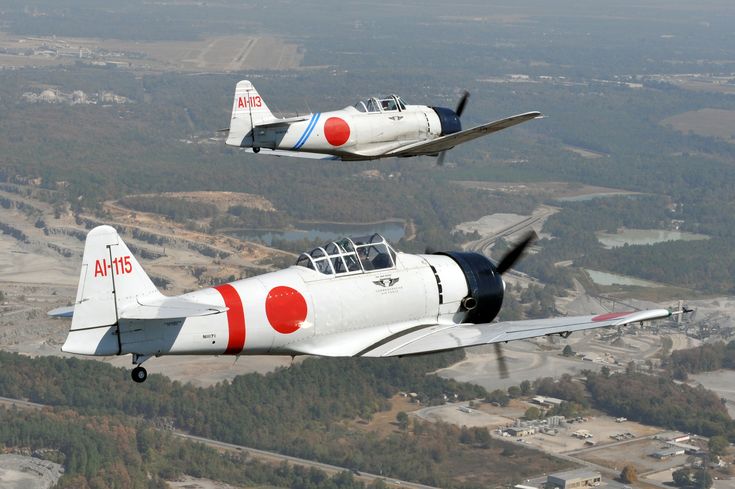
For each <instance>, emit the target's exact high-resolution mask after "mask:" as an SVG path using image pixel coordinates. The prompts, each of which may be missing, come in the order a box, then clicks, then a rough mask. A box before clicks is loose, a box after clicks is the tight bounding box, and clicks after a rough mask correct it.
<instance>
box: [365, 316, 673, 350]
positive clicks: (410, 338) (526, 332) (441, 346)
mask: <svg viewBox="0 0 735 489" xmlns="http://www.w3.org/2000/svg"><path fill="white" fill-rule="evenodd" d="M672 314H675V313H672V312H671V311H669V310H668V309H650V310H645V311H635V312H625V313H611V314H601V315H597V316H571V317H560V318H552V319H530V320H525V321H506V322H498V323H486V324H460V325H450V326H445V325H434V326H429V327H426V328H422V329H418V330H414V331H410V332H408V333H407V334H405V335H402V336H398V337H395V338H394V339H391V340H390V341H387V342H379V343H377V344H376V345H375V346H374V347H368V348H367V349H366V350H363V351H362V352H360V356H365V357H392V356H403V355H416V354H419V353H430V352H436V351H442V350H452V349H455V348H463V347H467V346H479V345H487V344H490V343H500V342H504V341H513V340H522V339H527V338H535V337H538V336H546V335H551V334H564V333H572V332H574V331H583V330H586V329H595V328H604V327H608V326H623V325H625V324H630V323H637V322H640V321H650V320H653V319H664V318H667V317H670V316H671V315H672Z"/></svg>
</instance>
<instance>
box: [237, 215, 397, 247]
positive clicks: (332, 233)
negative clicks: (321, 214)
mask: <svg viewBox="0 0 735 489" xmlns="http://www.w3.org/2000/svg"><path fill="white" fill-rule="evenodd" d="M373 233H380V234H382V235H383V236H384V237H385V239H387V240H388V241H389V242H391V243H397V242H398V241H399V240H400V239H401V238H402V237H403V236H405V235H406V227H405V225H404V223H403V222H400V221H384V222H379V223H376V224H337V223H309V224H308V225H305V226H304V227H303V228H296V229H284V230H273V229H239V230H235V231H230V232H228V234H230V235H231V236H235V237H237V238H240V239H244V240H247V241H256V242H260V243H263V244H264V245H267V246H270V245H272V244H273V240H274V239H275V240H285V241H301V240H303V239H306V240H308V241H315V240H318V241H324V242H325V243H326V242H329V241H334V240H336V239H339V238H342V237H344V236H366V235H371V234H373Z"/></svg>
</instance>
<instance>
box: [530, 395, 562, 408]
mask: <svg viewBox="0 0 735 489" xmlns="http://www.w3.org/2000/svg"><path fill="white" fill-rule="evenodd" d="M531 402H533V403H534V404H538V405H539V406H543V407H545V408H552V407H554V406H558V405H560V404H561V403H562V402H564V401H563V400H561V399H557V398H555V397H548V396H536V397H534V398H533V399H531Z"/></svg>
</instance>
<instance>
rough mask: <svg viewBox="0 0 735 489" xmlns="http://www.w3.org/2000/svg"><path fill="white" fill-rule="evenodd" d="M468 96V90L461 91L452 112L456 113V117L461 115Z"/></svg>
mask: <svg viewBox="0 0 735 489" xmlns="http://www.w3.org/2000/svg"><path fill="white" fill-rule="evenodd" d="M468 98H470V92H468V91H467V90H465V91H464V92H462V97H461V98H460V99H459V103H458V104H457V108H456V109H455V110H454V113H455V114H457V117H462V112H464V108H465V106H466V105H467V99H468Z"/></svg>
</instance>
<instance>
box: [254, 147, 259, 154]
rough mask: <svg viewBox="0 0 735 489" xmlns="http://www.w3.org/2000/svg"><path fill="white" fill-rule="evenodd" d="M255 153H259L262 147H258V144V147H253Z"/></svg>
mask: <svg viewBox="0 0 735 489" xmlns="http://www.w3.org/2000/svg"><path fill="white" fill-rule="evenodd" d="M253 153H255V154H258V153H260V148H258V147H257V146H256V147H254V148H253Z"/></svg>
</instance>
